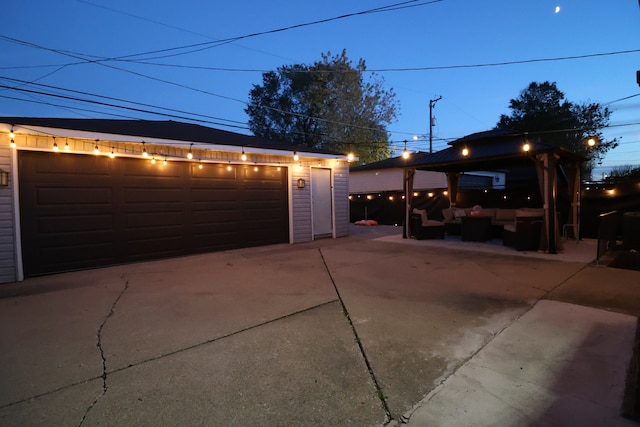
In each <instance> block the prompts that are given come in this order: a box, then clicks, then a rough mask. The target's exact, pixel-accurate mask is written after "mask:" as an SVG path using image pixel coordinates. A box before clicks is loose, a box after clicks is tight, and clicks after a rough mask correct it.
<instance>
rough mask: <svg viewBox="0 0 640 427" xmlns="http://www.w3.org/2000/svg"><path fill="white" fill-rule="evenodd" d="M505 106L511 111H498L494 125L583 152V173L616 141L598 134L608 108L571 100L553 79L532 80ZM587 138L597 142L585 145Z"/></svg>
mask: <svg viewBox="0 0 640 427" xmlns="http://www.w3.org/2000/svg"><path fill="white" fill-rule="evenodd" d="M509 108H510V109H511V115H509V116H507V115H504V114H503V115H501V116H500V120H499V121H498V124H497V127H498V128H505V129H513V130H516V131H519V132H526V133H528V134H529V135H531V137H532V138H540V139H541V140H542V141H544V142H550V143H552V144H556V145H558V146H561V147H564V148H567V149H569V150H571V151H573V152H575V153H579V154H582V155H584V156H586V157H587V158H589V159H590V160H589V161H588V162H587V163H586V164H585V167H584V169H583V172H585V174H586V175H590V174H591V170H592V169H593V165H594V162H600V161H601V160H602V158H603V157H604V155H605V154H606V153H607V152H608V151H609V150H611V149H612V148H615V147H616V146H617V145H618V141H617V139H615V138H614V139H612V140H609V141H606V140H605V139H604V137H603V135H602V129H603V128H605V127H606V126H607V125H608V124H609V116H610V115H611V112H610V111H609V109H608V108H607V107H603V106H601V105H600V104H598V103H583V104H574V103H572V102H570V101H568V100H567V99H565V95H564V93H563V92H561V91H560V90H559V89H558V88H557V86H556V83H555V82H554V83H550V82H548V81H547V82H543V83H536V82H532V83H531V84H529V86H528V87H527V88H526V89H524V90H523V91H522V92H521V93H520V96H519V97H518V98H515V99H512V100H511V101H510V102H509ZM588 138H595V140H596V141H598V142H597V144H596V145H595V146H593V147H589V146H588V145H587V144H586V140H587V139H588Z"/></svg>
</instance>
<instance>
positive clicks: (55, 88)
mask: <svg viewBox="0 0 640 427" xmlns="http://www.w3.org/2000/svg"><path fill="white" fill-rule="evenodd" d="M0 79H2V80H8V81H12V82H17V83H22V84H24V85H29V84H31V85H36V86H39V87H42V88H47V89H53V90H60V91H65V92H71V93H75V94H79V95H85V96H92V97H96V98H101V99H108V100H112V101H118V102H124V103H128V104H133V105H139V106H142V107H147V108H155V109H159V110H165V111H170V112H172V113H180V114H187V115H192V116H197V117H202V118H206V119H213V120H222V121H227V122H231V123H234V124H245V123H244V122H241V121H238V120H231V119H224V118H221V117H216V116H211V115H207V114H199V113H192V112H189V111H185V110H179V109H176V108H169V107H159V106H157V105H152V104H146V103H143V102H136V101H129V100H126V99H122V98H115V97H112V96H106V95H97V94H94V93H89V92H84V91H79V90H73V89H66V88H61V87H57V86H51V85H46V84H42V83H34V82H27V81H25V80H20V79H13V78H10V77H4V76H0ZM17 88H19V86H18V87H16V89H17Z"/></svg>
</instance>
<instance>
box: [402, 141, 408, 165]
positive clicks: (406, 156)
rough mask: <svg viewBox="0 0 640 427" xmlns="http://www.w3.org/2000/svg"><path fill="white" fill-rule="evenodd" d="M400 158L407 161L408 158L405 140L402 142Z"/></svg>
mask: <svg viewBox="0 0 640 427" xmlns="http://www.w3.org/2000/svg"><path fill="white" fill-rule="evenodd" d="M402 158H403V159H405V160H406V159H408V158H409V151H407V140H406V139H405V140H404V150H402Z"/></svg>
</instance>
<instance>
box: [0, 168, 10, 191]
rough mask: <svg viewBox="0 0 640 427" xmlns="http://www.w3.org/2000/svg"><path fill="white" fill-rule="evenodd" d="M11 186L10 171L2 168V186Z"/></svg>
mask: <svg viewBox="0 0 640 427" xmlns="http://www.w3.org/2000/svg"><path fill="white" fill-rule="evenodd" d="M8 186H9V172H7V171H3V170H2V169H0V187H8Z"/></svg>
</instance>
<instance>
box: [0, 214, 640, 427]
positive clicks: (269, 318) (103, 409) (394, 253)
mask: <svg viewBox="0 0 640 427" xmlns="http://www.w3.org/2000/svg"><path fill="white" fill-rule="evenodd" d="M398 230H399V229H393V227H390V228H386V227H371V228H369V229H367V230H364V229H362V228H357V229H356V228H354V229H353V230H352V236H351V237H349V238H343V239H337V240H319V241H316V242H313V243H310V244H300V245H275V246H268V247H261V248H252V249H243V250H235V251H227V252H219V253H212V254H206V255H198V256H192V257H185V258H176V259H169V260H163V261H157V262H146V263H139V264H130V265H122V266H116V267H110V268H103V269H96V270H89V271H82V272H71V273H66V274H60V275H54V276H46V277H39V278H33V279H29V280H26V281H24V282H22V283H17V284H11V285H4V286H2V287H0V321H1V323H0V324H1V325H2V326H0V342H2V346H3V347H2V348H3V351H2V352H1V353H0V377H1V378H2V382H1V385H0V424H2V425H7V426H23V425H47V426H51V425H56V426H80V425H82V426H94V425H114V426H115V425H242V426H246V425H265V424H270V425H359V426H360V425H384V424H400V423H408V424H409V425H429V426H432V425H474V426H478V425H487V426H488V425H567V424H579V425H621V426H622V425H634V424H633V423H632V422H631V421H629V420H627V419H625V418H623V417H621V416H620V412H621V406H622V399H623V393H624V386H625V379H626V374H627V368H628V366H629V362H630V359H631V356H632V349H633V345H634V339H635V334H636V329H637V317H638V316H640V272H637V271H630V270H620V269H614V268H608V267H603V266H595V265H593V264H592V263H591V260H584V259H582V258H567V259H563V258H562V257H559V256H555V257H556V258H551V259H549V258H548V257H549V256H547V257H543V256H526V254H517V253H512V252H511V253H502V252H500V253H495V251H494V252H492V251H488V250H471V248H470V247H469V246H465V247H464V248H462V247H461V246H458V247H456V246H455V245H454V246H451V245H452V243H447V242H445V241H442V242H440V243H441V244H440V245H437V244H435V243H434V242H431V241H415V240H410V239H401V238H399V234H398ZM400 232H401V231H400ZM436 243H437V242H436ZM583 243H584V245H583ZM571 244H573V245H574V246H576V247H581V248H582V247H584V246H586V245H587V244H588V243H587V242H580V243H579V244H577V245H576V244H575V242H571V241H568V242H567V245H571ZM447 245H448V246H447ZM487 246H489V245H487ZM495 246H497V245H495ZM484 249H486V248H484ZM500 249H502V248H500ZM506 249H508V248H506ZM511 251H513V250H511ZM514 252H515V251H514ZM535 255H543V254H535ZM552 257H553V256H552ZM593 257H595V252H593ZM593 257H592V258H593Z"/></svg>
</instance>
